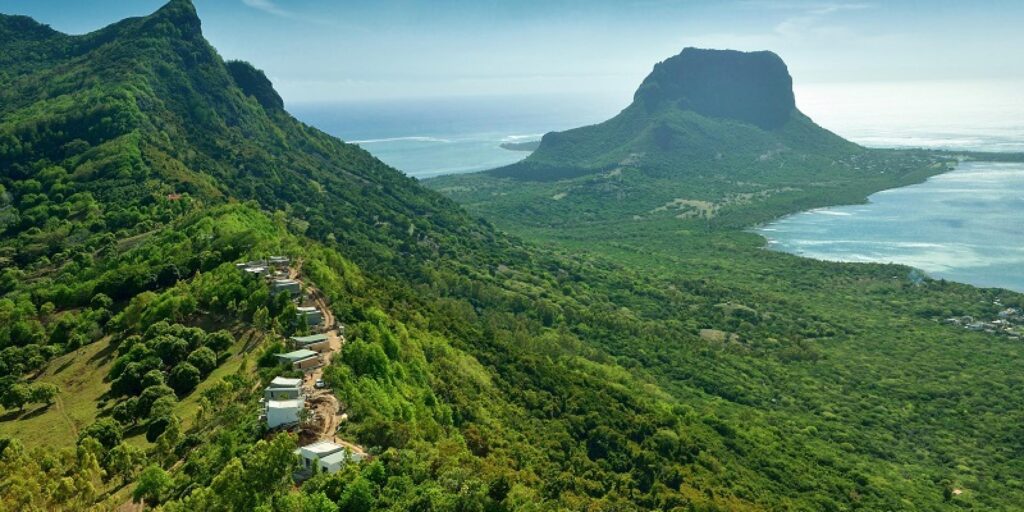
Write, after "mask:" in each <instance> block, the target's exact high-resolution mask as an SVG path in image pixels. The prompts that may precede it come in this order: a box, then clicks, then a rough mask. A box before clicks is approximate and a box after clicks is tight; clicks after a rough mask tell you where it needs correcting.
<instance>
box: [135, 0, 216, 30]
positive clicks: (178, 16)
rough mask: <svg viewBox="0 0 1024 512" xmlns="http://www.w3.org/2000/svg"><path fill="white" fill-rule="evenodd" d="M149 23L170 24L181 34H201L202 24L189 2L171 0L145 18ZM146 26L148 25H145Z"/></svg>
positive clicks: (193, 6)
mask: <svg viewBox="0 0 1024 512" xmlns="http://www.w3.org/2000/svg"><path fill="white" fill-rule="evenodd" d="M146 21H147V22H149V23H153V22H156V23H160V22H170V23H172V24H173V25H174V26H175V27H177V28H178V30H180V31H181V33H182V34H191V35H196V34H201V33H202V22H201V21H200V20H199V13H197V12H196V6H195V5H193V4H192V1H191V0H171V1H170V2H167V3H166V4H164V6H163V7H161V8H159V9H157V10H156V12H154V13H153V14H151V15H149V16H147V17H146ZM147 24H148V23H147Z"/></svg>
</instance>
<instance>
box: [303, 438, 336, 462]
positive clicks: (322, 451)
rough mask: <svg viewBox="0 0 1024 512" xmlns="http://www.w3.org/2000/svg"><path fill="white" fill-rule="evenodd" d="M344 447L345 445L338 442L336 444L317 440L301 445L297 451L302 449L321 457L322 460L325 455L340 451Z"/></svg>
mask: <svg viewBox="0 0 1024 512" xmlns="http://www.w3.org/2000/svg"><path fill="white" fill-rule="evenodd" d="M344 449H345V447H343V446H341V445H338V444H334V443H332V442H330V441H317V442H315V443H312V444H307V445H306V446H302V447H299V449H298V450H296V451H297V452H298V451H300V450H301V451H302V452H305V453H308V454H311V455H314V456H317V457H319V458H320V460H323V456H325V455H329V454H331V453H335V452H339V451H342V450H344Z"/></svg>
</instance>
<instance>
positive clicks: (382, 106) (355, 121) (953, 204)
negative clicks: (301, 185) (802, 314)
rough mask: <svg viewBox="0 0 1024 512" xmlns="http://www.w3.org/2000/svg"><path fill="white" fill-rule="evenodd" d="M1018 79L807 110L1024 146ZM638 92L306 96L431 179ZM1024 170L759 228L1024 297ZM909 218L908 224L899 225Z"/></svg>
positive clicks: (869, 133)
mask: <svg viewBox="0 0 1024 512" xmlns="http://www.w3.org/2000/svg"><path fill="white" fill-rule="evenodd" d="M1020 90H1024V83H1020V82H1013V81H987V82H979V81H970V80H963V81H934V82H901V83H871V82H865V83H847V84H811V85H805V86H802V87H799V86H798V87H797V90H796V95H797V103H798V106H799V107H800V108H801V110H803V111H804V113H806V114H807V115H809V116H810V117H811V118H812V119H814V120H815V121H817V122H818V123H819V124H821V125H822V126H824V127H825V128H828V129H830V130H832V131H834V132H836V133H838V134H839V135H842V136H844V137H847V138H849V139H851V140H853V141H855V142H858V143H860V144H863V145H866V146H872V147H929V148H944V149H970V150H979V151H1020V152H1024V98H1022V97H1021V95H1019V94H1018V93H1017V91H1020ZM628 101H629V98H618V97H613V96H610V95H609V96H596V95H590V96H568V95H567V96H521V97H470V98H444V99H438V98H433V99H427V100H402V101H393V100H392V101H373V102H352V103H334V104H299V105H293V106H291V107H290V110H291V111H292V112H293V113H294V114H295V115H297V116H298V117H299V118H300V119H302V120H304V121H306V122H308V123H311V124H313V125H314V126H317V127H319V128H321V129H323V130H325V131H327V132H328V133H331V134H333V135H336V136H339V137H341V138H342V139H345V140H346V141H352V142H357V143H359V144H360V145H362V146H363V147H364V148H366V149H367V150H369V151H370V152H372V153H374V154H375V155H377V156H378V157H379V158H381V159H382V160H384V161H385V162H387V163H389V164H391V165H393V166H395V167H397V168H399V169H401V170H403V171H405V172H407V173H408V174H410V175H412V176H415V177H419V178H427V177H431V176H437V175H442V174H449V173H460V172H472V171H479V170H484V169H491V168H494V167H498V166H502V165H507V164H510V163H513V162H515V161H517V160H519V159H522V158H524V157H525V156H526V155H527V153H525V152H518V151H509V150H506V149H502V148H501V147H500V144H501V143H502V142H506V141H522V140H534V139H537V138H539V137H540V135H541V134H543V133H546V132H548V131H553V130H563V129H567V128H572V127H576V126H582V125H586V124H591V123H595V122H600V121H602V120H604V119H606V118H608V117H610V116H611V115H613V114H614V113H616V112H617V111H618V110H619V109H621V108H622V107H624V106H625V105H626V104H627V103H628ZM1022 218H1024V165H1018V164H990V163H978V164H967V165H963V166H962V167H961V169H959V170H957V171H955V172H953V173H949V174H946V175H941V176H937V177H935V178H933V179H931V180H929V181H928V182H927V183H925V184H922V185H916V186H912V187H905V188H902V189H895V190H890V191H885V192H880V193H878V194H876V195H874V196H872V197H871V203H870V204H867V205H856V206H846V207H837V208H829V209H824V210H814V211H811V212H804V213H800V214H796V215H793V216H790V217H787V218H785V219H782V220H780V221H778V222H776V223H774V224H772V225H770V226H766V227H764V228H762V229H761V230H760V232H761V234H763V235H764V236H765V237H767V238H768V239H769V240H770V244H769V247H770V248H772V249H774V250H781V251H786V252H791V253H794V254H800V255H803V256H808V257H813V258H819V259H828V260H840V261H870V262H896V263H903V264H907V265H911V266H914V267H917V268H920V269H921V270H924V271H925V272H927V273H928V274H929V275H932V276H933V277H942V278H949V279H952V280H956V281H962V282H967V283H971V284H975V285H979V286H997V287H1006V288H1011V289H1015V290H1020V291H1024V229H1021V228H1020V227H1019V224H1020V223H1019V219H1022ZM896 220H898V221H899V222H895V221H896Z"/></svg>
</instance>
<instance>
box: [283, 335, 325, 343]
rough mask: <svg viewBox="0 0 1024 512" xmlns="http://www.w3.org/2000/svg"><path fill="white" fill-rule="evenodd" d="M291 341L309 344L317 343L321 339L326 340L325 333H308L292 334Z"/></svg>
mask: <svg viewBox="0 0 1024 512" xmlns="http://www.w3.org/2000/svg"><path fill="white" fill-rule="evenodd" d="M291 339H292V341H294V342H295V343H298V344H300V345H309V344H310V343H318V342H321V341H327V335H326V334H310V335H309V336H292V338H291Z"/></svg>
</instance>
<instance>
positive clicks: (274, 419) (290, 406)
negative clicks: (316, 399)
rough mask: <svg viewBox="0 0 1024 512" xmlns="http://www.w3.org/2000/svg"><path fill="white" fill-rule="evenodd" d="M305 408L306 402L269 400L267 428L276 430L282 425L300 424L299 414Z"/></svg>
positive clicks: (298, 400) (298, 399) (299, 399)
mask: <svg viewBox="0 0 1024 512" xmlns="http://www.w3.org/2000/svg"><path fill="white" fill-rule="evenodd" d="M304 408H305V400H303V399H301V398H296V399H291V400H267V408H266V417H267V427H269V428H275V427H280V426H282V425H294V424H296V423H298V422H299V414H301V413H302V410H303V409H304Z"/></svg>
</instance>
